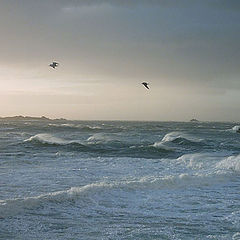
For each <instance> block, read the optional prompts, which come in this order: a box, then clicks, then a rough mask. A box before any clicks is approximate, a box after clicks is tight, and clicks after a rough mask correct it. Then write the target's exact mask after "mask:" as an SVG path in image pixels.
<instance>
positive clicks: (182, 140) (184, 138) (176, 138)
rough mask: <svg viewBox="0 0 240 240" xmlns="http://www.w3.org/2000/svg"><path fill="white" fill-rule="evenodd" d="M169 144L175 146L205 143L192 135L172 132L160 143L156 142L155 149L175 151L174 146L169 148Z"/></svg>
mask: <svg viewBox="0 0 240 240" xmlns="http://www.w3.org/2000/svg"><path fill="white" fill-rule="evenodd" d="M168 143H175V144H179V145H181V144H199V143H203V139H200V138H196V137H193V136H191V135H188V134H185V133H181V132H170V133H168V134H166V135H165V136H164V137H163V138H162V140H161V141H160V142H155V143H154V144H153V147H156V148H162V149H165V150H174V149H175V148H173V147H172V146H171V147H169V146H167V144H168Z"/></svg>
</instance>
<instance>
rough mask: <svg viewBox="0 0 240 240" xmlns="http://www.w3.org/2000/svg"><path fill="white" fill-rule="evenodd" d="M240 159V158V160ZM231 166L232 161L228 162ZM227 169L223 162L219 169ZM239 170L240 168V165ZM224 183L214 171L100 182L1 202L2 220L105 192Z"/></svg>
mask: <svg viewBox="0 0 240 240" xmlns="http://www.w3.org/2000/svg"><path fill="white" fill-rule="evenodd" d="M239 158H240V157H238V159H239ZM226 161H227V162H228V161H229V160H227V159H226ZM224 165H225V162H224V161H223V162H222V163H221V164H220V165H219V166H220V167H222V166H224ZM237 166H238V167H237V168H239V165H237ZM223 179H224V174H223V172H217V171H213V172H210V173H200V172H195V173H181V174H178V175H166V176H144V177H140V178H133V179H130V180H122V181H115V182H97V183H91V184H87V185H85V186H81V187H71V188H70V189H68V190H63V191H56V192H51V193H46V194H41V195H39V196H35V197H26V198H15V199H7V200H0V218H6V217H11V216H15V215H18V214H21V213H22V212H25V211H28V210H32V209H36V208H44V207H45V206H47V205H48V204H50V203H53V204H54V203H55V204H61V203H64V202H67V201H70V202H71V203H73V202H75V201H76V200H78V199H81V200H82V201H85V203H89V199H91V194H92V195H94V196H95V197H96V195H95V194H102V193H103V191H111V190H119V189H120V190H122V191H136V190H144V189H147V190H149V189H155V190H161V189H174V188H187V187H192V186H208V185H212V184H214V183H218V182H219V181H221V180H223Z"/></svg>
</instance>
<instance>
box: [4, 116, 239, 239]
mask: <svg viewBox="0 0 240 240" xmlns="http://www.w3.org/2000/svg"><path fill="white" fill-rule="evenodd" d="M236 125H237V124H234V123H207V122H185V123H184V122H117V121H115V122H101V121H88V122H87V121H85V122H84V121H47V120H42V121H40V120H39V121H38V120H35V121H33V120H32V121H25V120H23V121H10V120H9V121H6V120H1V121H0V239H4V240H5V239H11V240H12V239H24V240H28V239H30V240H32V239H41V240H42V239H48V240H51V239H56V240H59V239H64V240H65V239H84V240H88V239H104V240H105V239H139V240H140V239H146V240H151V239H233V240H237V239H240V195H239V194H240V155H239V153H240V134H239V133H237V130H238V129H239V127H238V126H236Z"/></svg>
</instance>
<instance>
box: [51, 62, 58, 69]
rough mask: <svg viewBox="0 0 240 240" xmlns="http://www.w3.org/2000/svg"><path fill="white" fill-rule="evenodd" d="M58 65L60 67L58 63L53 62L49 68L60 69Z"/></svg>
mask: <svg viewBox="0 0 240 240" xmlns="http://www.w3.org/2000/svg"><path fill="white" fill-rule="evenodd" d="M58 65H59V63H57V62H52V63H51V64H49V66H50V67H52V68H54V69H55V68H56V67H58Z"/></svg>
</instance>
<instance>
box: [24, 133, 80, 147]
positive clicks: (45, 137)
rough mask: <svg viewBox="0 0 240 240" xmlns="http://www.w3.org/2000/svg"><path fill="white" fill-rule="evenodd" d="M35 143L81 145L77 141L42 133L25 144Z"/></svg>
mask: <svg viewBox="0 0 240 240" xmlns="http://www.w3.org/2000/svg"><path fill="white" fill-rule="evenodd" d="M34 141H35V142H40V143H47V144H57V145H67V144H71V143H79V142H77V141H69V140H64V139H61V138H59V137H55V136H52V135H51V134H47V133H40V134H37V135H34V136H32V137H30V138H28V139H26V140H24V142H34ZM79 144H80V143H79Z"/></svg>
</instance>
